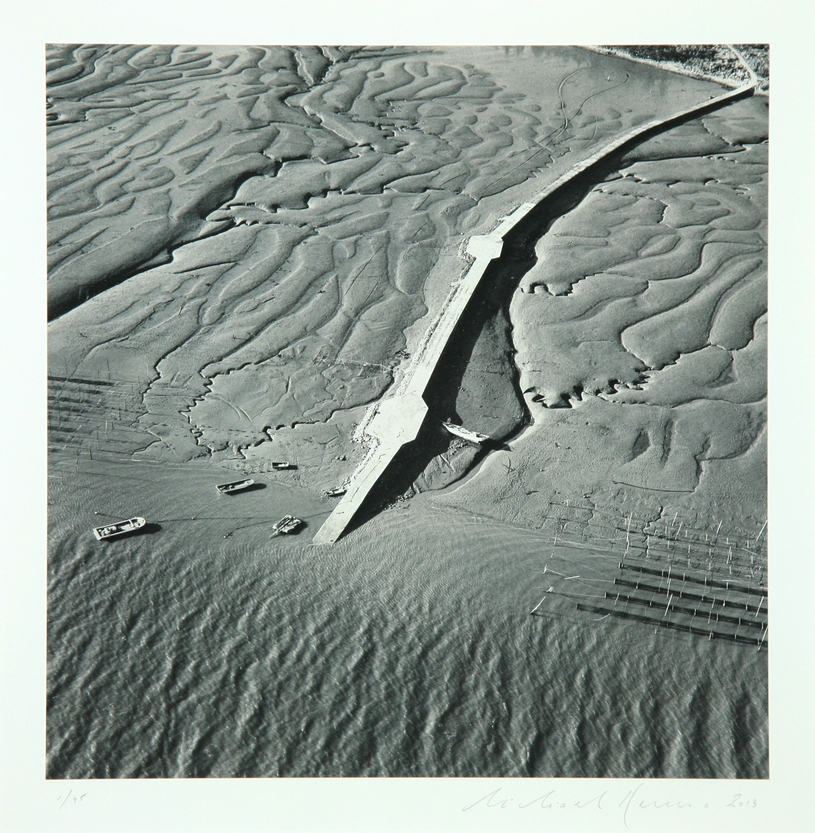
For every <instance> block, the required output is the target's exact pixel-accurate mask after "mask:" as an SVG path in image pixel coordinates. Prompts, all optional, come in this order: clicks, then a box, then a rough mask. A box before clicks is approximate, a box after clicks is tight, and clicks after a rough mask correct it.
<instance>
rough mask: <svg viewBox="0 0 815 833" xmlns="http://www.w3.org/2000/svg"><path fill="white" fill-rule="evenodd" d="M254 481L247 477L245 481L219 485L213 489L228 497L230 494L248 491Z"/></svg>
mask: <svg viewBox="0 0 815 833" xmlns="http://www.w3.org/2000/svg"><path fill="white" fill-rule="evenodd" d="M254 482H255V481H254V480H252V478H250V477H248V478H246V480H235V481H234V482H232V483H221V485H220V486H216V487H215V488H216V489H217V490H218V491H219V492H220V493H221V494H222V495H228V494H231V493H232V492H239V491H241V489H248V488H249V487H250V486H251V485H252V484H253V483H254Z"/></svg>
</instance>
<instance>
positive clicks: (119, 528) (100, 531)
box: [93, 518, 147, 541]
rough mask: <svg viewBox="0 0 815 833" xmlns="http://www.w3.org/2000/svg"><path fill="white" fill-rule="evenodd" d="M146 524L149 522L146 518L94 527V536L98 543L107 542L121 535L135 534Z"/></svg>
mask: <svg viewBox="0 0 815 833" xmlns="http://www.w3.org/2000/svg"><path fill="white" fill-rule="evenodd" d="M145 523H147V522H146V521H145V520H144V518H130V520H127V521H118V522H117V523H115V524H108V525H107V526H97V527H94V530H93V534H94V535H95V536H96V539H97V540H98V541H107V540H108V538H118V537H119V536H120V535H127V533H128V532H135V531H136V530H137V529H141V528H142V527H143V526H144V525H145Z"/></svg>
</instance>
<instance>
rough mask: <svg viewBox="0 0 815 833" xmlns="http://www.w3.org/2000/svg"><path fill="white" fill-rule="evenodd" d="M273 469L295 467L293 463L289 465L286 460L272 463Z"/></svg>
mask: <svg viewBox="0 0 815 833" xmlns="http://www.w3.org/2000/svg"><path fill="white" fill-rule="evenodd" d="M272 468H273V469H278V470H280V469H296V468H297V466H296V465H295V464H294V463H290V462H289V461H288V460H281V461H279V462H277V463H272Z"/></svg>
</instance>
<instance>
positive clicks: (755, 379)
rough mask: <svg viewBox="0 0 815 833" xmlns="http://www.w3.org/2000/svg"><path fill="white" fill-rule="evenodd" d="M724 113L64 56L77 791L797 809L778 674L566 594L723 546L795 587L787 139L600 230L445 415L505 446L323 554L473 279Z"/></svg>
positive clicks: (397, 52)
mask: <svg viewBox="0 0 815 833" xmlns="http://www.w3.org/2000/svg"><path fill="white" fill-rule="evenodd" d="M722 89H723V88H722V87H721V86H720V85H718V84H716V83H714V82H711V81H704V80H700V79H696V78H690V77H688V76H683V75H679V74H676V73H670V72H665V71H663V70H661V69H658V68H655V67H650V66H646V65H643V64H635V63H632V62H630V61H625V60H623V59H621V58H617V57H614V56H611V55H600V54H597V53H593V52H589V51H586V50H580V49H572V48H535V49H498V48H439V49H426V50H420V49H397V48H388V49H381V50H374V49H366V50H350V49H346V50H341V49H317V48H283V47H276V48H269V47H265V48H262V49H261V48H240V49H239V48H230V47H218V48H203V47H95V46H89V47H51V48H50V49H49V90H48V92H49V97H50V99H49V108H48V119H49V128H48V129H49V134H48V136H49V139H48V141H49V145H48V160H49V239H50V244H49V256H50V274H49V309H50V314H51V319H52V320H51V323H50V324H49V357H50V375H51V380H50V382H49V403H50V433H49V443H50V448H51V462H50V475H51V495H50V504H51V505H50V531H49V532H50V561H49V652H50V659H49V762H50V763H49V774H50V775H51V776H53V777H115V776H143V775H149V776H163V777H166V776H178V775H184V776H195V775H219V776H233V775H436V776H438V775H522V774H525V775H575V776H592V775H601V776H612V775H613V776H620V777H622V776H638V777H648V776H653V777H764V776H766V772H767V713H766V709H767V695H766V651H764V652H757V651H755V649H752V650H749V651H746V652H745V649H744V648H742V647H740V646H736V645H728V644H717V642H716V641H713V642H710V643H709V642H708V641H707V640H701V641H700V640H698V639H694V638H693V637H691V636H688V635H684V636H679V635H677V634H671V633H667V634H666V633H663V632H662V631H660V632H659V633H654V632H652V629H651V628H649V627H645V626H642V625H639V624H636V623H633V622H623V623H609V622H603V623H596V622H594V618H596V617H592V616H588V617H586V616H581V615H577V614H576V613H575V611H574V605H573V604H572V603H568V604H567V602H565V601H563V599H565V598H566V596H564V595H558V594H562V593H565V592H566V591H567V590H569V589H570V588H569V586H568V585H566V582H565V579H564V578H563V577H564V576H569V575H572V573H574V574H580V575H581V576H582V581H583V582H584V584H583V585H582V586H580V587H576V586H575V585H572V586H571V589H572V590H576V591H578V592H588V591H590V590H591V589H592V588H591V582H593V581H594V582H597V581H607V580H609V579H610V578H611V577H612V576H613V573H614V570H616V565H617V563H618V562H619V560H620V559H621V558H623V557H625V556H626V555H627V554H628V553H629V552H630V551H631V547H632V541H633V542H634V545H637V544H638V543H640V542H645V546H646V550H645V552H646V553H647V552H648V550H647V545H648V541H649V540H650V539H649V536H652V535H654V536H659V535H662V536H663V539H666V540H669V541H670V540H673V541H674V542H675V543H677V546H678V542H679V540H680V538H679V536H680V535H682V533H683V532H684V537H683V538H682V539H681V541H682V545H683V546H684V545H685V544H687V546H688V561H689V563H690V561H691V556H693V557H694V558H697V559H700V560H699V563H701V560H704V562H705V564H708V565H709V566H708V569H710V570H713V569H725V570H726V569H731V570H732V566H733V564H734V563H736V562H732V561H731V558H730V557H729V556H728V560H727V563H726V564H725V563H724V562H721V563H717V564H716V565H714V559H713V555H712V554H711V553H713V552H714V547H718V549H717V550H715V551H716V552H718V553H719V554H721V553H725V554H726V553H727V548H728V547H729V548H731V556H732V549H733V547H736V548H737V550H738V551H737V553H736V557H737V559H741V560H740V561H739V562H738V565H739V566H738V569H740V570H742V571H743V574H744V576H747V571H750V580H755V582H756V583H757V584H758V583H761V582H762V581H764V579H765V574H764V572H763V571H764V569H765V566H766V551H765V550H764V548H763V547H764V542H765V541H766V532H765V531H764V530H765V525H766V483H765V470H766V431H765V418H766V417H765V409H766V391H765V388H766V370H765V363H766V221H767V211H766V186H767V158H766V152H767V107H766V98H763V97H753V98H748V99H746V100H743V101H740V102H738V103H735V104H732V105H729V106H727V107H725V108H722V109H721V110H718V111H716V112H713V113H709V114H707V115H705V116H703V117H701V118H698V119H695V120H692V121H690V122H687V123H685V124H682V125H680V126H677V127H674V128H672V129H671V130H669V131H664V132H661V133H659V134H657V135H655V136H653V137H651V138H649V139H648V140H647V141H644V142H642V143H640V144H638V145H637V146H635V147H633V148H628V149H627V150H626V153H625V155H623V156H617V157H614V158H612V159H610V160H608V162H607V164H605V166H604V168H603V170H602V172H600V174H599V175H598V176H597V177H596V179H595V180H594V181H592V182H590V183H589V184H588V186H586V188H585V189H584V190H583V191H580V192H578V191H576V192H574V193H571V194H569V195H567V198H565V199H564V200H563V201H562V204H558V206H556V208H557V210H554V209H553V214H552V220H551V223H548V224H547V225H546V226H545V227H543V228H540V229H538V230H537V232H536V234H535V235H534V236H533V237H530V238H529V239H528V240H525V241H523V246H522V247H521V249H519V251H522V252H523V256H522V257H519V258H518V259H516V260H515V261H512V260H509V261H507V262H506V263H505V264H504V265H502V267H501V271H500V273H496V274H497V275H498V277H500V280H498V279H497V280H496V281H495V283H494V285H493V286H492V288H491V289H490V288H488V289H487V290H485V291H484V293H483V294H482V295H481V296H479V298H478V299H477V303H476V312H475V313H474V314H473V316H472V317H471V318H470V319H469V320H468V322H467V329H466V331H465V332H460V333H459V334H458V336H459V340H458V342H457V346H454V348H453V349H452V350H451V351H448V355H447V356H446V357H445V361H446V362H447V365H446V367H448V368H449V370H448V372H449V378H450V384H449V386H447V387H446V388H445V386H444V385H441V386H440V389H439V390H438V391H437V392H436V393H435V394H434V396H436V400H435V401H434V405H433V407H434V408H436V409H437V410H439V411H441V409H444V408H449V410H450V411H451V413H444V414H442V416H444V417H446V416H455V417H457V418H459V419H461V420H463V421H464V422H465V424H467V425H469V426H470V427H472V428H474V429H476V430H482V431H485V432H486V433H489V434H490V435H491V436H492V437H493V438H494V440H495V442H494V443H493V444H492V445H490V446H489V447H488V448H487V449H486V450H485V451H477V450H475V449H474V448H472V447H468V446H466V445H465V444H463V443H461V442H460V441H457V440H453V439H451V438H449V437H447V436H446V435H445V434H444V433H443V432H442V431H441V430H437V431H435V433H433V431H432V430H430V429H429V431H430V434H432V436H428V437H426V439H427V440H428V441H427V444H426V445H425V446H423V447H422V448H420V449H419V450H418V452H416V454H414V457H415V459H411V460H409V461H408V465H406V468H405V471H404V472H402V473H397V475H396V476H394V477H393V478H392V480H390V481H388V482H386V483H384V484H383V486H382V493H381V494H380V495H378V496H377V501H378V502H379V503H384V504H389V503H391V504H393V506H392V508H390V509H388V510H386V511H384V512H380V513H378V514H377V513H373V514H369V516H368V518H367V522H366V523H364V524H363V525H362V526H360V527H358V528H357V529H356V530H354V531H353V532H351V533H350V534H349V536H348V537H347V538H346V539H344V540H342V541H341V542H340V543H339V544H337V545H336V547H334V548H324V547H323V548H313V547H310V546H309V542H310V540H311V537H312V536H313V534H314V532H315V531H316V530H317V529H319V527H320V525H321V523H322V522H323V521H324V519H325V518H326V517H327V516H328V514H329V512H330V511H331V502H330V500H321V499H320V491H321V490H322V489H325V488H330V487H332V486H336V485H338V484H341V483H343V482H344V481H345V480H346V479H347V478H348V477H350V476H351V475H352V473H353V471H354V469H355V467H356V465H357V464H358V463H359V461H360V459H361V458H362V455H363V453H364V448H363V447H362V446H361V445H360V444H359V443H358V442H355V441H354V439H353V438H354V429H355V428H356V427H357V426H358V425H359V423H360V421H361V420H362V419H363V418H364V415H365V411H366V408H367V406H369V405H370V404H371V403H374V402H376V401H378V400H379V399H380V398H381V397H382V395H383V394H384V393H385V392H386V391H388V390H389V389H390V388H391V386H392V385H393V384H394V383H395V382H396V381H398V380H399V379H400V378H401V376H402V374H403V373H404V372H405V370H406V369H407V368H409V366H410V358H411V354H412V351H413V350H414V349H415V347H416V346H417V345H418V343H419V341H420V340H421V338H422V336H423V334H424V332H425V331H426V329H427V327H428V325H429V323H430V322H431V321H432V320H433V319H434V317H435V315H436V314H437V313H438V310H439V309H440V307H441V305H442V303H443V301H444V298H445V297H446V295H447V292H448V290H449V287H450V284H451V282H452V281H455V280H456V279H457V278H458V277H459V276H460V275H461V274H462V270H463V269H464V268H466V267H465V261H464V259H463V258H462V257H461V254H460V247H461V244H462V242H463V241H464V239H465V238H466V237H467V236H468V235H470V234H475V233H484V232H485V231H487V230H489V229H490V228H492V227H494V225H495V224H496V223H497V221H498V220H499V219H500V218H501V217H503V216H505V215H506V214H508V213H509V212H510V211H511V210H512V209H513V208H514V207H515V206H517V205H518V204H520V203H521V202H523V201H526V200H530V199H534V197H535V195H536V194H537V193H538V192H540V191H541V190H542V189H543V187H544V186H545V184H547V183H548V182H551V181H552V180H553V179H554V178H555V177H556V176H558V175H559V174H560V173H563V172H564V171H567V170H568V169H569V168H570V167H571V166H572V165H574V164H575V163H576V162H578V161H580V160H581V159H584V158H586V157H587V156H589V155H590V154H591V153H592V152H593V151H594V150H596V149H597V148H599V147H602V146H603V144H604V143H605V142H608V141H610V140H612V139H613V138H615V137H616V136H618V135H621V134H622V133H624V132H625V131H626V130H627V129H629V128H631V127H633V126H636V125H638V124H642V123H644V122H646V121H648V120H650V119H653V118H655V117H659V116H667V115H669V114H670V113H672V112H675V111H678V110H681V109H682V108H683V107H687V106H689V105H691V104H694V103H698V102H701V101H706V100H707V99H709V98H710V97H712V96H713V95H715V94H717V93H719V92H721V91H722ZM438 387H439V386H437V388H438ZM499 441H500V442H499ZM280 460H290V461H293V462H295V463H296V465H297V468H295V469H291V470H287V471H277V470H274V468H273V467H272V463H273V462H274V461H280ZM236 473H245V474H250V475H252V476H254V477H255V478H256V479H257V480H258V481H259V482H260V485H261V488H258V489H257V490H255V491H253V492H247V493H245V494H243V495H240V496H238V495H235V496H233V497H232V498H219V497H218V496H217V494H216V493H215V490H214V484H215V483H216V482H222V481H223V480H227V479H233V477H232V476H233V475H235V474H236ZM417 492H424V493H423V494H418V495H416V493H417ZM405 494H407V495H414V497H413V498H412V499H411V500H406V501H401V500H397V498H399V497H400V496H403V495H405ZM394 501H395V503H394ZM137 512H138V513H139V514H144V515H145V516H147V517H148V520H149V521H150V524H151V525H150V527H149V528H148V530H147V531H146V532H145V534H143V535H139V536H133V537H132V538H130V539H122V540H121V541H120V542H110V543H109V544H106V545H105V546H103V547H101V548H100V546H99V545H98V543H97V542H96V541H95V540H94V539H93V537H92V534H91V533H90V531H89V530H90V528H91V527H92V526H94V525H97V523H101V522H104V519H106V518H107V517H111V516H116V517H118V516H129V515H131V514H135V513H137ZM287 512H294V513H295V514H297V515H298V516H299V517H301V518H303V519H304V520H305V521H306V523H307V525H306V528H305V529H304V531H303V532H302V533H301V534H300V535H299V536H297V537H295V538H290V539H285V540H281V539H275V540H274V541H272V542H270V540H269V537H268V533H269V527H270V524H271V523H272V522H274V521H275V520H277V519H278V518H279V517H280V516H281V515H282V514H285V513H287ZM100 517H101V518H102V519H103V520H102V521H99V520H98V518H100ZM626 519H628V521H627V526H626ZM570 524H571V526H570ZM669 524H670V527H669V526H668V525H669ZM632 525H633V526H632ZM714 533H715V535H714ZM674 534H675V537H674V538H672V537H671V536H674ZM725 539H726V541H727V543H725ZM692 548H693V553H692V552H691V549H692ZM653 552H654V553H655V557H656V558H659V557H663V558H664V557H665V553H664V552H663V553H662V555H661V556H660V553H659V551H658V548H657V549H655V550H654V551H653ZM708 556H709V561H708ZM671 557H673V554H672V555H671ZM723 557H725V556H722V558H723ZM694 563H695V562H694ZM544 567H546V568H547V569H548V570H552V571H555V575H559V576H560V578H557V579H556V578H552V574H551V573H549V574H548V575H543V573H542V571H543V569H544ZM745 580H747V579H745ZM550 587H553V588H554V591H555V592H554V593H553V594H550V595H549V596H548V601H547V602H546V603H544V604H543V606H542V607H540V608H539V609H538V612H539V613H540V614H541V615H540V616H534V617H530V616H529V611H530V610H532V609H533V608H535V607H536V605H539V603H540V602H541V597H542V596H544V595H546V594H548V588H550ZM572 601H573V600H572ZM536 609H537V608H536ZM100 623H101V624H102V625H103V628H100V627H99V626H100ZM306 703H308V704H310V705H309V706H308V708H306V706H305V705H304V704H306ZM621 716H622V717H621ZM72 726H73V728H71V727H72Z"/></svg>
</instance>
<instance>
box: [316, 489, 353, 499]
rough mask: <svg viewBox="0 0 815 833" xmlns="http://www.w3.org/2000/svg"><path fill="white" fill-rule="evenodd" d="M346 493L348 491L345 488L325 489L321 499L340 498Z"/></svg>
mask: <svg viewBox="0 0 815 833" xmlns="http://www.w3.org/2000/svg"><path fill="white" fill-rule="evenodd" d="M347 491H348V489H346V488H345V486H336V487H335V488H333V489H325V490H324V491H323V494H322V497H324V498H326V497H340V496H341V495H344V494H345V493H346V492H347Z"/></svg>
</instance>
